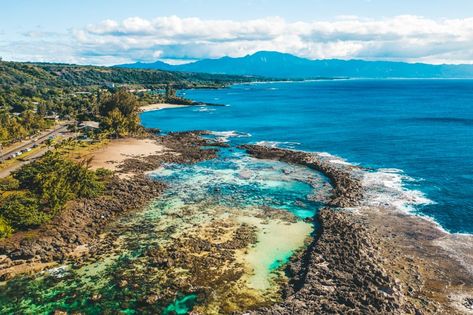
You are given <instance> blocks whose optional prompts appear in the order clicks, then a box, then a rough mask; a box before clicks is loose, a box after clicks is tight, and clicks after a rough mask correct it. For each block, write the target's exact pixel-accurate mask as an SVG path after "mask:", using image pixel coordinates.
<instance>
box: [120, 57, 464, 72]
mask: <svg viewBox="0 0 473 315" xmlns="http://www.w3.org/2000/svg"><path fill="white" fill-rule="evenodd" d="M115 67H120V68H133V69H156V70H168V71H183V72H203V73H214V74H232V75H256V76H263V77H270V78H287V79H315V78H322V77H324V78H327V77H330V78H334V77H338V78H346V77H349V78H473V65H447V64H444V65H431V64H425V63H405V62H391V61H364V60H339V59H323V60H310V59H305V58H300V57H297V56H294V55H291V54H286V53H280V52H273V51H260V52H257V53H255V54H252V55H247V56H245V57H239V58H232V57H223V58H219V59H203V60H199V61H195V62H192V63H187V64H182V65H170V64H167V63H165V62H162V61H156V62H154V63H141V62H137V63H133V64H122V65H117V66H115Z"/></svg>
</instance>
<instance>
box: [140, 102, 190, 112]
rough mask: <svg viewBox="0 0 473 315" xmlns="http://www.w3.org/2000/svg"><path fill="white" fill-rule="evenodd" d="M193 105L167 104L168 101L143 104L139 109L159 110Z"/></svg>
mask: <svg viewBox="0 0 473 315" xmlns="http://www.w3.org/2000/svg"><path fill="white" fill-rule="evenodd" d="M189 106H193V105H178V104H168V103H159V104H150V105H145V106H141V107H140V111H141V112H142V113H145V112H152V111H155V110H161V109H171V108H185V107H189Z"/></svg>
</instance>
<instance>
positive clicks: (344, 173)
mask: <svg viewBox="0 0 473 315" xmlns="http://www.w3.org/2000/svg"><path fill="white" fill-rule="evenodd" d="M242 148H243V149H245V150H247V152H248V153H249V154H250V155H252V156H254V157H256V158H262V159H276V160H281V161H285V162H288V163H294V164H298V165H305V166H308V167H311V168H314V169H316V170H319V171H321V172H322V173H324V174H325V175H326V176H327V177H329V178H330V179H331V181H332V184H333V185H334V186H335V195H334V196H333V198H332V202H331V205H332V208H325V209H323V210H321V211H320V213H319V215H318V216H317V218H314V219H315V220H316V221H318V222H319V223H320V224H321V231H320V233H318V235H317V237H316V239H315V240H314V246H313V247H312V251H311V250H308V251H307V252H306V253H305V254H304V255H305V256H308V257H311V258H309V259H308V261H306V266H305V268H306V271H305V273H306V274H308V275H310V274H311V273H315V274H318V276H317V277H303V279H302V280H300V281H299V284H298V286H299V287H301V288H299V289H298V290H296V289H294V288H288V289H287V290H288V292H292V294H290V295H289V296H288V298H287V299H286V301H285V302H283V303H282V304H279V305H276V306H273V307H270V308H265V309H262V310H260V311H256V312H254V313H253V314H267V313H276V314H278V311H279V310H282V309H287V308H288V307H289V308H291V307H292V309H293V310H294V309H296V310H297V312H299V313H304V312H307V311H308V309H307V308H306V307H307V306H306V304H311V308H310V310H311V311H314V310H315V309H318V310H319V312H322V313H323V309H324V307H328V306H330V309H339V310H342V312H344V311H345V312H346V311H348V310H349V309H351V310H353V308H349V309H344V308H346V305H344V304H343V303H342V305H340V302H339V300H340V299H342V300H343V299H347V298H348V299H350V298H349V297H350V295H348V297H347V296H339V295H338V294H337V291H336V290H335V291H333V292H323V293H321V291H320V289H321V286H322V287H326V286H327V282H326V280H324V279H320V277H319V276H320V273H324V272H328V273H329V274H330V271H327V270H320V264H323V261H327V260H332V264H330V263H329V265H331V268H333V269H336V270H338V269H340V268H342V270H343V269H344V268H343V266H342V265H345V266H348V267H349V268H348V270H344V272H348V273H350V274H351V275H353V276H356V278H358V277H359V276H360V275H359V271H360V270H357V268H358V265H359V264H370V263H373V262H374V263H375V265H376V266H377V268H379V270H382V271H385V272H381V273H380V279H390V281H388V283H387V284H390V285H389V286H388V287H389V292H390V293H389V294H386V296H385V297H383V298H382V299H381V300H378V301H373V302H376V303H380V302H381V304H379V305H381V306H382V307H383V308H384V307H387V308H384V309H383V310H381V309H377V310H373V309H366V308H364V306H363V305H362V304H359V303H360V301H359V300H358V299H356V298H355V299H352V300H350V305H357V307H358V311H359V312H361V313H368V314H374V313H376V312H388V313H408V314H410V313H412V314H413V313H415V312H417V311H421V312H422V311H423V312H427V313H436V312H440V313H450V314H464V313H472V312H473V308H472V307H471V306H470V301H471V299H472V297H473V268H471V266H472V264H473V246H471V245H473V239H472V238H471V237H466V239H464V240H462V239H458V238H461V236H458V235H455V234H446V233H443V232H442V231H440V229H438V227H437V226H436V224H435V223H433V222H432V221H430V220H427V219H425V218H423V217H420V216H416V215H413V214H405V213H401V212H400V211H396V210H397V209H391V208H382V207H374V206H367V205H365V204H364V203H363V198H364V192H363V186H362V183H361V178H360V172H361V171H362V168H360V167H358V166H353V165H346V164H340V163H331V162H330V160H327V159H325V158H324V157H323V156H320V155H318V154H316V153H306V152H303V151H292V150H286V149H277V148H267V147H262V146H257V145H244V146H242ZM353 187H354V188H355V191H354V193H350V191H353ZM357 189H359V190H357ZM333 224H335V225H336V226H337V229H332V230H331V229H330V226H332V225H333ZM346 226H351V227H352V228H351V229H350V230H346ZM347 237H348V239H349V238H353V240H356V239H358V241H356V243H355V244H352V245H355V247H356V246H358V245H356V244H360V242H361V244H363V243H364V246H361V247H359V248H358V250H357V251H356V252H355V253H353V249H352V248H351V246H348V247H346V248H345V250H346V251H348V252H350V251H352V254H353V255H354V256H353V257H358V260H359V261H358V262H357V263H356V264H354V265H351V266H350V259H348V261H347V257H346V254H345V253H343V252H339V250H338V249H337V246H338V245H339V244H343V243H344V242H345V243H346V241H347ZM324 239H331V241H330V242H329V243H327V244H325V242H324ZM375 240H376V241H377V242H379V244H374V243H373V241H375ZM337 244H338V245H337ZM350 244H351V243H350ZM370 244H371V245H370ZM320 247H322V249H320ZM323 249H325V250H326V251H325V252H324V251H323ZM321 252H322V253H323V254H324V255H321V256H320V253H321ZM337 253H338V254H337ZM314 254H315V256H314ZM317 254H319V256H317ZM360 254H361V256H360ZM461 254H463V256H462V255H461ZM337 255H338V256H339V257H338V258H339V259H340V260H339V261H335V262H334V261H333V259H334V258H335V259H336V258H337V257H336V256H337ZM366 255H368V256H369V257H378V258H379V259H378V261H376V260H374V261H373V260H371V259H368V261H366V259H363V257H365V258H366ZM333 256H335V257H333ZM340 262H344V263H340ZM406 267H407V268H406ZM296 269H297V268H296ZM302 269H304V268H302ZM298 271H299V273H300V272H301V267H299V270H298ZM371 272H372V271H368V273H371ZM329 277H330V278H331V279H332V281H339V282H341V283H344V284H343V285H348V286H350V285H351V286H352V291H353V290H355V291H356V290H358V291H356V292H359V291H361V292H359V293H360V295H362V296H363V295H364V296H365V298H373V297H374V296H376V294H374V293H373V292H365V293H364V294H363V290H365V291H366V290H367V288H370V287H373V286H374V287H376V286H377V284H378V283H376V282H377V281H378V280H379V279H373V280H375V283H373V281H370V279H368V281H367V282H366V279H365V280H363V281H361V282H365V284H364V285H363V286H360V285H354V284H356V282H355V283H353V280H351V281H348V282H347V281H346V279H345V278H344V277H343V276H342V277H340V274H337V273H332V274H330V275H329ZM357 282H360V279H358V280H357ZM343 285H342V286H343ZM353 285H354V286H353ZM380 290H381V289H380ZM383 290H384V289H383ZM352 291H350V292H352ZM321 294H322V295H321ZM322 296H323V298H324V299H325V300H326V301H327V300H328V301H330V303H329V304H327V303H325V304H324V303H317V302H313V301H314V300H318V299H320V298H321V297H322ZM359 298H361V297H359ZM363 299H364V298H363ZM393 301H394V302H395V305H394V306H393V305H391V302H393ZM308 302H310V303H308ZM294 307H295V308H294ZM343 309H344V310H343Z"/></svg>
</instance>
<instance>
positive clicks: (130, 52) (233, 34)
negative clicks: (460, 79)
mask: <svg viewBox="0 0 473 315" xmlns="http://www.w3.org/2000/svg"><path fill="white" fill-rule="evenodd" d="M70 32H71V34H69V42H67V43H64V42H63V41H64V39H57V38H56V39H53V38H51V39H50V41H49V42H47V43H46V44H45V45H44V46H45V47H51V48H52V49H53V50H54V51H58V55H55V58H60V57H61V56H63V58H65V59H67V60H68V61H70V60H71V59H74V60H77V62H85V63H107V64H113V63H119V62H125V61H126V62H130V61H135V60H143V61H153V60H156V59H157V58H160V59H167V60H173V59H176V60H180V61H182V60H191V59H192V60H193V59H201V58H217V57H222V56H233V57H239V56H244V55H247V54H251V53H254V52H256V51H259V50H276V51H281V52H287V53H292V54H295V55H298V56H301V57H306V58H311V59H321V58H341V59H351V58H357V59H368V60H403V61H411V62H415V61H421V62H432V63H473V58H472V57H473V18H466V19H442V20H432V19H427V18H423V17H419V16H412V15H404V16H397V17H392V18H385V19H364V18H360V17H356V16H340V17H338V18H337V19H336V20H333V21H311V22H288V21H286V20H284V19H282V18H279V17H268V18H262V19H255V20H248V21H232V20H203V19H200V18H180V17H177V16H169V17H157V18H155V19H151V20H147V19H143V18H140V17H130V18H127V19H125V20H123V21H115V20H105V21H103V22H101V23H98V24H94V25H88V26H86V27H84V28H82V29H76V30H72V31H70ZM32 35H36V34H33V33H30V37H29V39H28V40H26V39H25V41H24V43H23V44H22V45H19V44H18V43H16V47H17V48H18V47H19V46H21V47H20V50H19V52H20V53H21V52H23V53H25V54H29V55H31V53H28V52H25V50H26V47H27V46H28V44H30V46H32V45H33V44H34V41H32ZM33 38H34V36H33ZM41 40H42V42H43V43H44V42H45V39H41ZM0 44H1V43H0ZM54 45H56V46H58V47H59V45H63V47H67V49H65V51H64V54H61V53H60V49H58V48H57V47H56V48H55V49H54V48H53V46H54ZM32 49H33V48H32ZM33 51H34V49H33ZM40 51H41V50H40ZM66 52H67V53H69V54H70V55H69V56H67V55H66V54H65V53H66ZM35 54H37V52H35ZM38 58H41V56H37V58H36V59H38ZM45 58H47V55H45ZM45 60H47V59H45Z"/></svg>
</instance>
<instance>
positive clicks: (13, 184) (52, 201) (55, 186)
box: [0, 152, 109, 236]
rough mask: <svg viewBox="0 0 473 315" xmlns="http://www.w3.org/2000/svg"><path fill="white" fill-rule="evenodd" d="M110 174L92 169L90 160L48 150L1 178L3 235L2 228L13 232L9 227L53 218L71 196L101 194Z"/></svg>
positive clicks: (25, 226)
mask: <svg viewBox="0 0 473 315" xmlns="http://www.w3.org/2000/svg"><path fill="white" fill-rule="evenodd" d="M108 175H109V174H108V173H107V172H104V171H103V170H101V171H100V172H93V171H91V170H90V169H89V165H88V161H83V162H81V163H75V162H73V161H70V160H67V159H64V158H63V157H61V155H60V154H58V153H54V152H48V153H46V155H44V156H43V157H42V158H41V159H39V160H38V161H36V162H34V163H31V164H28V165H25V166H23V167H22V168H21V169H19V170H18V171H16V172H14V173H13V175H12V177H10V178H8V179H3V180H2V181H1V182H0V187H1V189H2V191H3V192H4V193H3V196H2V197H1V198H0V236H1V235H2V230H4V231H5V232H3V233H4V234H5V235H6V234H8V233H10V232H11V229H9V227H11V228H13V229H15V230H27V229H30V228H34V227H37V226H39V225H40V224H43V223H45V222H48V221H50V220H51V219H52V218H53V217H54V216H55V215H56V214H57V213H58V212H59V211H60V210H61V209H62V208H63V207H64V205H65V204H66V202H68V201H70V200H73V199H77V198H93V197H96V196H99V195H100V194H101V193H102V191H103V189H104V185H105V183H104V181H106V178H107V177H108ZM18 189H19V190H18ZM8 231H10V232H8Z"/></svg>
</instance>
